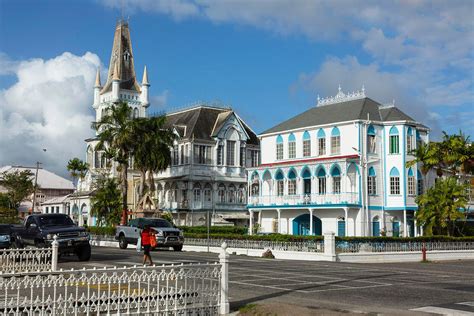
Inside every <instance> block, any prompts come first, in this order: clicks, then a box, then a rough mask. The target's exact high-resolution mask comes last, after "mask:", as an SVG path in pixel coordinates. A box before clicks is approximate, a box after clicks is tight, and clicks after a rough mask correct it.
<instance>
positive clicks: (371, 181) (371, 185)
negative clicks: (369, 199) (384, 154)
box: [367, 167, 377, 195]
mask: <svg viewBox="0 0 474 316" xmlns="http://www.w3.org/2000/svg"><path fill="white" fill-rule="evenodd" d="M367 192H368V194H369V195H376V194H377V175H376V174H375V169H374V167H370V168H369V173H368V175H367Z"/></svg>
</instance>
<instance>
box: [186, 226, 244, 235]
mask: <svg viewBox="0 0 474 316" xmlns="http://www.w3.org/2000/svg"><path fill="white" fill-rule="evenodd" d="M179 229H181V230H182V231H183V232H184V233H195V234H207V227H206V226H180V227H179ZM209 231H210V233H211V234H239V235H246V234H247V231H248V229H247V227H241V226H211V227H209Z"/></svg>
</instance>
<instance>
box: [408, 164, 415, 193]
mask: <svg viewBox="0 0 474 316" xmlns="http://www.w3.org/2000/svg"><path fill="white" fill-rule="evenodd" d="M408 195H411V196H413V195H416V187H415V175H414V174H413V170H412V169H411V168H410V169H408Z"/></svg>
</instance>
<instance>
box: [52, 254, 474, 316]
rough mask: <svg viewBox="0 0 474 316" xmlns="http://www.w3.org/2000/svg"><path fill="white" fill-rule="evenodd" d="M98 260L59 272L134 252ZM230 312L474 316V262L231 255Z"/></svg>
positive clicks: (187, 258)
mask: <svg viewBox="0 0 474 316" xmlns="http://www.w3.org/2000/svg"><path fill="white" fill-rule="evenodd" d="M92 252H93V254H92V259H91V261H89V262H87V263H85V264H84V263H81V262H78V261H77V259H75V258H74V257H70V258H61V259H60V263H59V267H60V268H69V269H70V268H73V267H74V268H82V267H86V268H90V267H94V266H96V267H97V266H107V267H113V266H131V265H135V264H140V263H141V260H142V258H141V256H140V255H139V254H138V253H137V252H136V251H135V250H134V249H127V250H120V249H118V248H105V247H94V248H93V250H92ZM152 257H153V260H154V262H155V264H172V263H182V262H184V263H193V262H214V261H218V258H217V254H212V253H210V254H208V253H198V252H173V251H166V250H160V251H154V252H153V253H152ZM229 270H230V284H229V287H230V302H231V310H237V309H238V308H239V307H241V306H244V305H246V304H249V303H270V304H271V303H278V304H293V305H298V306H304V307H307V308H309V309H310V310H312V311H313V310H314V314H319V313H318V310H319V311H321V310H322V309H324V310H334V311H341V312H343V311H348V312H359V313H384V314H393V315H401V314H418V313H420V314H421V312H432V313H445V314H451V315H452V314H454V313H457V315H474V273H473V271H474V261H451V262H443V263H438V262H436V263H435V262H431V263H396V264H349V263H330V262H306V261H289V260H276V259H262V258H254V257H246V256H231V257H230V269H229Z"/></svg>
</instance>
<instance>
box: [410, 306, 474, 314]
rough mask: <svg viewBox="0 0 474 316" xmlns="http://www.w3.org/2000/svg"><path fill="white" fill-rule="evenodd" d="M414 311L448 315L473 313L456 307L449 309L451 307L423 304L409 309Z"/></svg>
mask: <svg viewBox="0 0 474 316" xmlns="http://www.w3.org/2000/svg"><path fill="white" fill-rule="evenodd" d="M411 310H412V311H415V312H426V313H433V314H439V315H449V316H465V315H466V316H472V315H474V313H473V312H466V311H461V310H458V309H451V308H443V307H436V306H425V307H420V308H413V309H411Z"/></svg>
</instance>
